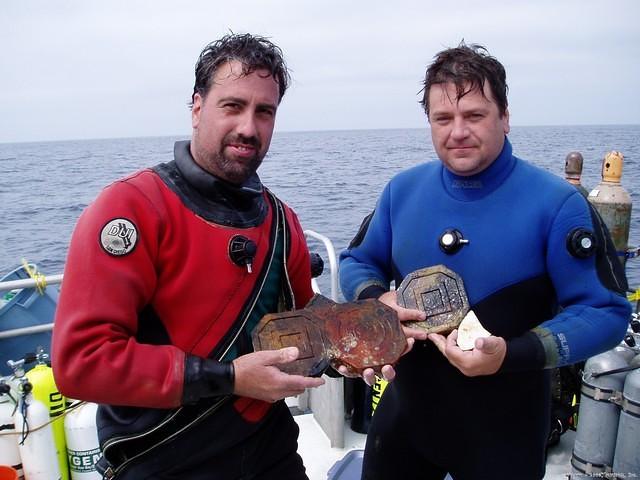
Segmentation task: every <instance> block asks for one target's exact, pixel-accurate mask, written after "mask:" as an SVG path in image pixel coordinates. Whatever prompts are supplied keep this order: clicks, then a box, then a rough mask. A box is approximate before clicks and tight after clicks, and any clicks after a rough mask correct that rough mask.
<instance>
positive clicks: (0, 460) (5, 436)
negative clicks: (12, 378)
mask: <svg viewBox="0 0 640 480" xmlns="http://www.w3.org/2000/svg"><path fill="white" fill-rule="evenodd" d="M17 408H18V406H17V404H16V399H15V397H14V396H13V395H11V387H10V385H9V384H7V383H5V382H4V380H3V381H0V465H8V466H10V467H12V468H14V469H15V470H16V471H17V472H18V475H19V477H20V478H23V477H22V461H21V460H20V451H19V450H18V435H17V434H16V429H15V425H14V423H13V416H14V415H15V413H16V410H17Z"/></svg>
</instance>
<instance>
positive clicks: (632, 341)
mask: <svg viewBox="0 0 640 480" xmlns="http://www.w3.org/2000/svg"><path fill="white" fill-rule="evenodd" d="M623 341H624V343H626V344H627V346H629V347H631V348H633V347H635V346H636V340H635V338H633V335H625V337H624V340H623Z"/></svg>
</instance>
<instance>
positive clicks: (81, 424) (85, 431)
mask: <svg viewBox="0 0 640 480" xmlns="http://www.w3.org/2000/svg"><path fill="white" fill-rule="evenodd" d="M76 405H78V404H76ZM97 411H98V405H97V404H96V403H85V402H82V403H80V404H79V405H78V406H75V405H74V406H71V407H70V408H69V409H68V410H67V414H66V416H65V418H64V430H65V434H66V437H67V455H68V458H69V468H70V469H71V478H72V479H73V480H93V479H95V480H100V479H101V478H102V475H101V474H99V473H98V472H97V471H96V463H98V460H100V456H101V453H100V444H99V442H98V430H97V429H96V413H97Z"/></svg>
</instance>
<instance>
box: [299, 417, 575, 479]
mask: <svg viewBox="0 0 640 480" xmlns="http://www.w3.org/2000/svg"><path fill="white" fill-rule="evenodd" d="M294 418H295V420H296V422H297V423H298V425H299V426H300V437H299V439H298V452H299V453H300V455H301V456H302V459H303V461H304V465H305V467H306V469H307V475H308V476H309V479H310V480H326V479H327V478H328V477H327V475H328V472H329V469H330V468H331V467H332V466H333V465H334V464H335V463H336V462H337V461H339V460H341V459H342V458H343V457H344V456H345V455H346V454H347V453H348V452H349V451H350V450H358V449H364V444H365V441H366V438H367V436H366V435H363V434H360V433H356V432H354V431H353V430H351V428H350V427H349V425H348V424H345V429H344V445H345V447H344V448H332V447H331V444H330V441H329V438H328V437H327V436H326V434H325V433H324V432H323V431H322V429H321V428H320V426H319V425H318V424H317V423H316V421H315V419H314V418H313V415H312V414H310V413H309V414H304V415H296V416H294ZM574 438H575V432H573V431H568V432H566V433H565V434H564V435H562V437H560V443H559V444H558V445H555V446H553V447H551V448H550V449H549V451H548V457H547V472H546V475H545V477H544V480H577V478H578V477H577V476H575V475H573V476H572V474H571V463H570V461H571V451H572V448H573V442H574ZM449 478H450V477H447V479H449ZM514 478H515V477H514ZM341 480H342V479H341ZM349 480H359V479H349Z"/></svg>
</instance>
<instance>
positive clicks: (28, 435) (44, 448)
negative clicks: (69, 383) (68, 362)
mask: <svg viewBox="0 0 640 480" xmlns="http://www.w3.org/2000/svg"><path fill="white" fill-rule="evenodd" d="M20 387H21V390H22V392H21V395H20V401H19V402H18V409H17V411H16V414H15V415H14V425H15V427H16V430H17V431H18V433H19V435H18V440H19V441H20V443H19V445H18V449H19V451H20V457H21V458H22V467H23V469H24V474H25V476H26V478H27V479H28V480H61V476H60V467H59V466H58V457H57V455H56V448H55V446H54V443H53V429H52V428H51V425H50V424H49V409H48V408H47V407H45V406H44V405H43V404H42V403H40V402H39V401H37V400H35V399H34V398H33V395H32V394H31V390H32V385H31V383H29V381H28V380H27V379H26V378H22V379H21V380H20Z"/></svg>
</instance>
